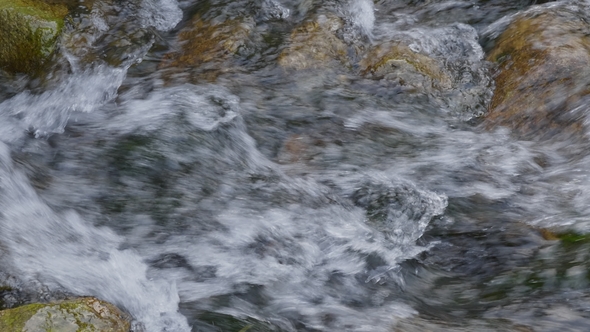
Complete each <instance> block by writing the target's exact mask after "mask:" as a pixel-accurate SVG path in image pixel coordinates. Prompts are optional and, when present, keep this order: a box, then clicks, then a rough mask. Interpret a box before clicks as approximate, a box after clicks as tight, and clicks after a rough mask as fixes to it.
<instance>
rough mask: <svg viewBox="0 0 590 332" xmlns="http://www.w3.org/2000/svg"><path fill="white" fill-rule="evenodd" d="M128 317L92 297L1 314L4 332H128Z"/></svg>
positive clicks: (0, 324) (12, 310) (31, 306)
mask: <svg viewBox="0 0 590 332" xmlns="http://www.w3.org/2000/svg"><path fill="white" fill-rule="evenodd" d="M129 328H130V323H129V317H128V316H127V315H126V314H124V313H123V312H121V311H120V310H119V309H118V308H116V307H115V306H113V305H112V304H109V303H106V302H103V301H100V300H98V299H96V298H93V297H86V298H79V299H75V300H68V301H62V302H58V303H49V304H40V303H34V304H29V305H25V306H22V307H18V308H14V309H8V310H3V311H0V331H3V332H25V331H27V332H33V331H35V332H44V331H47V332H49V331H51V332H54V331H59V332H91V331H92V332H96V331H101V332H128V331H129Z"/></svg>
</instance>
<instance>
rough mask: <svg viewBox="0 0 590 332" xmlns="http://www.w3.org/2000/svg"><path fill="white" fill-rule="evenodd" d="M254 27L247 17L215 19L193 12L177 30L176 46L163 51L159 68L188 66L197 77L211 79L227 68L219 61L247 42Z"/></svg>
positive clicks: (182, 70)
mask: <svg viewBox="0 0 590 332" xmlns="http://www.w3.org/2000/svg"><path fill="white" fill-rule="evenodd" d="M254 27H255V22H254V20H253V19H252V18H250V17H243V18H236V19H228V20H226V21H224V22H221V23H218V22H214V21H213V20H203V19H202V18H201V16H200V15H195V16H194V17H193V18H192V19H191V21H190V22H189V23H188V24H187V26H186V27H185V28H184V29H182V30H181V31H180V33H179V34H178V42H179V44H180V48H179V50H178V51H175V52H170V53H168V54H166V55H165V56H164V60H163V62H162V64H161V65H160V68H168V69H169V72H170V73H171V74H179V73H180V74H182V73H186V72H187V70H188V71H189V72H191V73H192V74H197V75H196V76H198V77H204V78H206V79H208V80H213V79H215V78H216V77H217V76H218V75H219V74H221V72H223V71H224V70H227V68H224V67H225V66H222V65H221V63H222V62H224V61H226V60H229V59H231V58H232V57H233V56H234V55H237V54H239V53H240V51H241V50H242V49H243V48H245V47H246V46H247V44H248V43H249V37H250V35H251V33H252V31H253V29H254ZM193 76H195V75H193Z"/></svg>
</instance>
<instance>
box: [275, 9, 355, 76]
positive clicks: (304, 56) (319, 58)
mask: <svg viewBox="0 0 590 332" xmlns="http://www.w3.org/2000/svg"><path fill="white" fill-rule="evenodd" d="M343 24H344V23H343V21H342V19H341V18H340V17H338V16H336V15H333V14H326V15H318V16H317V17H315V18H314V19H311V20H309V21H306V22H304V23H303V24H302V25H301V26H299V27H297V28H295V30H294V31H293V32H292V33H291V37H290V44H289V46H288V47H287V48H285V49H284V50H283V51H282V52H281V54H280V55H279V59H278V62H279V65H280V66H281V67H283V68H286V69H295V70H301V69H314V68H325V67H328V64H329V63H330V62H331V61H338V62H340V63H342V64H344V65H346V66H348V65H349V61H348V57H347V46H346V44H345V43H344V42H343V41H342V40H340V39H339V38H338V36H337V35H336V32H337V30H338V29H340V28H342V26H343Z"/></svg>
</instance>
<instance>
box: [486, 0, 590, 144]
mask: <svg viewBox="0 0 590 332" xmlns="http://www.w3.org/2000/svg"><path fill="white" fill-rule="evenodd" d="M487 59H488V60H489V61H491V62H494V63H496V64H497V65H498V69H497V73H496V75H495V84H496V89H495V92H494V96H493V98H492V101H491V104H490V108H489V113H488V115H487V116H486V119H485V124H486V127H487V128H492V127H495V126H498V125H500V126H506V127H509V128H510V129H512V130H513V132H514V133H516V134H517V135H519V136H521V137H541V138H542V137H549V136H551V135H554V134H556V133H561V132H564V131H565V132H579V131H580V130H581V129H582V122H583V121H580V118H581V116H582V115H583V114H581V113H580V112H576V109H579V106H581V105H582V104H583V103H582V101H581V98H583V97H584V96H586V95H587V94H588V93H589V92H590V89H589V87H590V25H589V24H588V21H587V18H586V17H584V14H583V13H582V11H580V10H578V9H576V8H572V7H565V6H552V7H536V8H533V9H531V10H527V11H526V12H524V13H522V14H519V15H518V16H516V17H515V19H514V20H513V21H512V22H511V23H510V24H509V25H508V27H507V28H506V30H505V31H504V32H503V33H501V34H500V35H499V36H498V38H497V39H496V40H495V45H494V47H493V48H492V49H491V51H489V53H488V56H487ZM581 112H583V110H581Z"/></svg>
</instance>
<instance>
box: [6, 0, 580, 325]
mask: <svg viewBox="0 0 590 332" xmlns="http://www.w3.org/2000/svg"><path fill="white" fill-rule="evenodd" d="M578 2H581V1H578ZM80 4H81V5H80V7H79V8H78V9H77V10H76V11H75V13H74V14H73V19H72V20H71V22H70V24H69V26H68V27H67V29H66V32H65V33H64V35H63V36H62V37H61V39H60V46H61V47H60V52H59V54H58V59H57V60H56V65H55V67H54V68H53V69H52V71H51V73H48V74H47V75H46V77H42V78H36V79H29V78H26V77H13V76H12V77H10V76H8V75H6V76H5V77H4V76H3V77H1V78H0V86H1V89H0V119H1V121H0V207H1V208H0V285H7V286H10V287H11V290H3V291H0V294H1V295H2V296H3V297H2V298H0V299H1V301H0V304H3V305H4V306H5V307H9V306H14V305H17V304H20V303H24V302H29V301H41V300H50V299H56V298H61V297H65V296H71V295H75V296H83V295H93V296H97V297H99V298H101V299H104V300H107V301H110V302H113V303H115V304H116V305H118V306H120V307H121V308H123V309H124V310H126V311H128V312H129V313H130V314H131V315H132V316H133V317H134V319H135V322H134V330H136V331H154V332H159V331H191V330H192V331H246V330H249V331H393V330H394V329H395V328H397V329H399V330H402V331H410V330H416V331H424V330H442V331H444V330H462V329H463V330H465V331H474V330H478V331H483V330H492V331H513V330H522V331H529V330H531V331H532V330H534V331H537V330H538V331H555V330H558V329H559V330H562V331H583V330H587V329H588V328H589V326H590V291H589V290H588V285H589V282H590V278H589V276H590V274H589V273H588V268H589V265H590V257H589V255H590V254H589V253H588V252H589V251H588V249H589V248H588V246H589V245H588V242H585V241H582V240H584V239H585V238H583V237H580V239H582V240H579V239H578V238H575V239H573V237H574V235H572V239H573V240H571V241H561V242H560V241H548V240H545V239H544V238H543V236H542V232H541V229H543V228H552V229H558V230H561V231H564V232H568V231H576V232H578V233H587V232H589V231H590V208H589V207H588V206H589V205H588V202H589V201H590V192H589V189H590V170H588V167H587V165H588V163H589V161H590V160H589V158H590V151H589V149H588V146H589V145H588V142H587V141H586V140H584V139H580V138H576V137H563V136H559V137H555V138H553V139H545V140H543V141H525V140H520V139H518V138H515V137H514V135H511V133H510V131H509V130H508V129H506V128H497V129H494V130H491V131H490V130H484V129H483V128H481V127H480V126H478V124H479V122H480V118H481V116H482V115H483V114H484V113H485V112H486V109H487V104H488V103H489V100H490V97H491V95H492V92H493V80H492V70H491V68H492V66H491V64H489V63H488V62H486V61H485V60H484V49H483V48H485V47H488V45H487V43H489V41H490V40H491V39H492V37H493V36H494V34H495V33H496V34H497V31H498V30H497V29H500V28H499V26H502V22H504V21H506V20H509V18H510V15H512V14H514V13H516V12H518V11H521V10H524V9H525V8H527V7H528V6H532V5H535V1H524V0H523V1H504V0H492V1H484V0H471V1H464V0H458V1H452V0H436V1H410V0H396V1H375V2H373V1H369V0H348V1H335V0H334V1H323V2H321V1H312V0H300V1H299V0H265V1H247V0H240V1H223V0H183V1H181V2H179V3H177V2H175V0H133V1H107V0H104V1H103V0H95V1H87V2H84V1H82V2H81V3H80ZM552 5H555V3H552V2H549V3H547V4H543V6H552ZM89 8H91V9H89ZM196 12H199V13H203V12H205V13H206V14H205V16H207V17H208V18H215V19H219V20H224V19H226V18H228V17H239V16H249V17H253V18H254V22H255V28H254V30H255V32H256V33H258V34H259V35H261V36H266V38H260V39H256V40H253V41H252V43H251V44H252V45H250V46H248V47H250V49H249V50H246V53H247V56H246V57H245V59H246V60H244V61H243V63H242V64H241V66H240V67H239V68H238V69H236V68H229V69H228V70H227V71H225V72H223V73H221V74H220V75H219V76H217V77H216V79H214V80H204V79H197V80H192V81H190V80H189V81H186V80H177V81H175V80H174V79H172V80H170V79H168V78H166V77H167V69H165V68H163V67H161V66H160V65H159V63H160V61H161V60H162V58H163V57H164V54H166V53H167V52H169V51H170V50H171V49H175V48H177V47H179V46H178V45H176V44H175V43H176V42H175V40H176V39H175V36H176V35H177V33H178V29H180V28H182V27H183V26H184V25H186V24H187V20H188V19H189V18H190V17H191V15H192V14H193V13H196ZM316 12H318V13H323V12H332V13H337V14H338V15H339V16H341V17H343V18H344V19H345V22H346V23H345V26H344V28H343V32H342V38H343V39H345V40H346V41H347V42H348V43H350V44H354V45H364V46H365V47H367V46H368V45H375V44H379V43H381V42H383V41H387V40H401V41H404V42H405V43H407V44H408V45H409V46H410V48H412V49H413V50H414V51H420V52H422V53H425V54H428V55H429V56H431V57H432V58H434V59H437V60H440V61H441V62H442V63H445V66H446V70H447V71H448V73H449V75H450V77H451V80H452V88H450V89H447V90H445V91H443V92H440V91H434V92H428V93H426V92H424V91H422V92H421V91H420V90H418V91H417V92H416V91H413V90H407V89H403V88H401V87H400V86H399V85H396V84H394V83H392V82H390V81H387V80H373V79H367V78H362V77H360V76H359V75H358V73H357V72H355V70H354V69H350V68H345V67H338V66H334V67H333V68H329V67H328V68H324V69H320V70H311V71H309V70H307V71H306V70H302V71H295V72H291V73H289V74H286V73H285V70H284V69H283V68H280V67H279V66H277V64H276V63H277V57H278V56H279V54H280V52H281V51H282V50H283V49H284V48H285V46H284V45H285V42H286V40H287V39H288V36H289V33H290V29H292V28H293V27H295V26H297V25H298V24H299V23H301V22H302V21H303V20H304V19H305V18H306V17H309V16H310V15H313V14H314V13H316ZM498 20H499V21H498ZM496 21H498V22H499V23H496V24H493V23H494V22H496ZM175 27H177V28H175ZM175 29H176V30H175ZM220 66H224V64H223V63H222V64H220ZM578 111H579V112H580V114H581V115H580V116H581V117H582V118H583V119H585V117H586V116H587V112H586V111H585V110H578ZM587 121H588V120H585V123H586V122H587ZM1 289H2V288H0V290H1Z"/></svg>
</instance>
